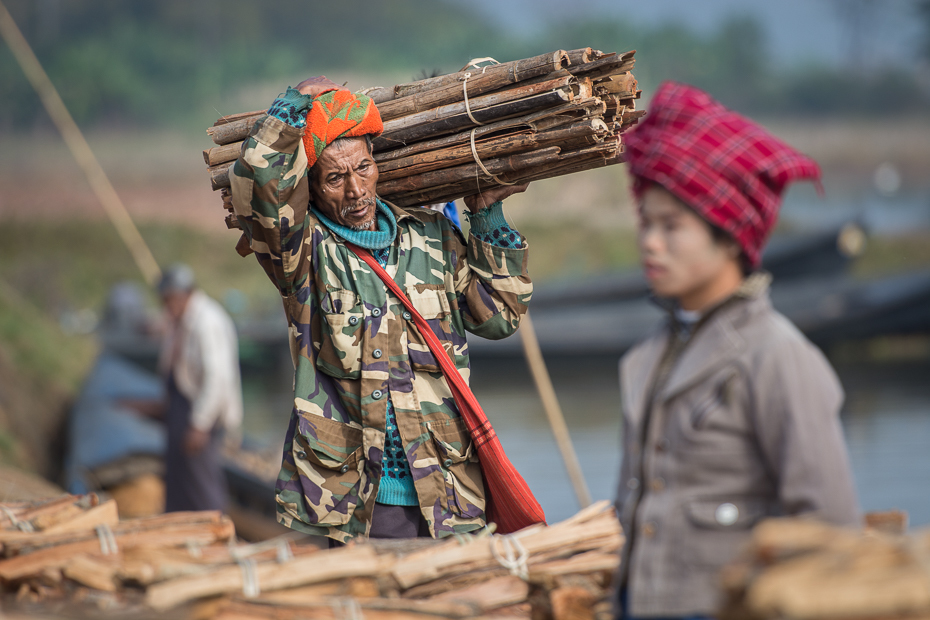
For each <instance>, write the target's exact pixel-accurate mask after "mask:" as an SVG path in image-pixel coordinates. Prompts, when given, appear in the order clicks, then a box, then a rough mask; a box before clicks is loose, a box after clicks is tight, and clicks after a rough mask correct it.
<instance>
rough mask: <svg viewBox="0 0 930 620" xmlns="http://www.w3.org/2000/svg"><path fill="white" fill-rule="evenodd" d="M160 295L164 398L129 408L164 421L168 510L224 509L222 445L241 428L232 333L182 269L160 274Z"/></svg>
mask: <svg viewBox="0 0 930 620" xmlns="http://www.w3.org/2000/svg"><path fill="white" fill-rule="evenodd" d="M158 292H159V295H160V296H161V301H162V304H163V306H164V309H165V317H166V319H167V321H166V323H167V331H166V334H165V337H164V339H163V341H162V348H161V354H160V356H159V362H158V367H159V371H160V374H161V375H162V376H163V377H164V379H165V396H164V400H162V401H148V402H146V401H142V402H135V403H130V406H132V407H133V408H134V409H136V410H138V411H140V412H142V413H144V414H146V415H149V416H152V417H156V418H160V419H162V420H163V421H164V423H165V426H166V429H167V449H166V453H165V511H166V512H174V511H182V510H225V509H226V505H227V488H226V477H225V475H224V474H223V469H222V464H221V452H222V445H223V439H224V436H226V435H230V434H234V433H236V432H237V431H238V429H239V426H240V424H241V422H242V386H241V383H240V378H239V345H238V339H237V337H236V328H235V325H234V324H233V321H232V319H231V318H230V317H229V315H228V314H227V313H226V311H225V310H224V309H223V307H222V306H220V304H219V303H217V302H216V301H214V300H213V299H211V298H210V297H208V296H207V295H206V294H205V293H204V292H203V291H200V290H198V289H197V287H196V283H195V280H194V273H193V271H192V270H191V268H190V267H188V266H187V265H174V266H172V267H170V268H169V269H167V270H165V272H164V274H163V275H162V279H161V282H160V283H159V285H158Z"/></svg>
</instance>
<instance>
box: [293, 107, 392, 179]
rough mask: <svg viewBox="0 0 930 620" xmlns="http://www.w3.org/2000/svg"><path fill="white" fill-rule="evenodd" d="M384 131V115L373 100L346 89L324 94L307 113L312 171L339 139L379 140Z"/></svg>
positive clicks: (306, 133) (306, 143)
mask: <svg viewBox="0 0 930 620" xmlns="http://www.w3.org/2000/svg"><path fill="white" fill-rule="evenodd" d="M382 131H384V124H383V123H382V122H381V115H380V114H379V113H378V108H376V107H375V102H374V101H372V100H371V98H370V97H367V96H365V95H358V94H355V93H351V92H349V91H347V90H342V89H333V90H329V91H326V92H324V93H321V94H320V95H318V96H317V97H316V98H315V99H314V100H313V104H312V105H311V106H310V109H309V110H308V111H307V125H306V127H305V128H304V136H303V141H304V149H305V150H306V151H307V167H308V168H312V167H313V164H315V163H316V162H317V160H318V159H319V158H320V154H321V153H322V152H323V149H325V148H326V147H327V146H329V145H330V144H332V143H333V142H334V141H335V140H338V139H339V138H358V137H361V136H364V135H365V134H371V135H372V137H375V136H380V135H381V132H382Z"/></svg>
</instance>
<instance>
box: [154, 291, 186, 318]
mask: <svg viewBox="0 0 930 620" xmlns="http://www.w3.org/2000/svg"><path fill="white" fill-rule="evenodd" d="M190 297H191V294H190V293H189V292H181V291H171V292H168V293H164V294H162V296H161V303H162V305H163V306H164V307H165V314H167V315H168V318H170V319H171V320H172V321H174V322H175V323H177V322H179V321H180V320H181V317H182V316H184V310H186V309H187V302H188V300H189V299H190Z"/></svg>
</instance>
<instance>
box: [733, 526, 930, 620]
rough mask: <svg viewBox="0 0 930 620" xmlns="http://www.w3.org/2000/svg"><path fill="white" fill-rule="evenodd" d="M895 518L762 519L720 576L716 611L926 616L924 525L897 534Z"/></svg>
mask: <svg viewBox="0 0 930 620" xmlns="http://www.w3.org/2000/svg"><path fill="white" fill-rule="evenodd" d="M870 517H871V518H870ZM900 517H901V514H900V513H891V514H888V513H885V514H883V515H867V519H866V520H867V523H868V524H870V525H871V527H869V528H867V529H866V530H865V531H864V532H863V531H860V530H854V529H846V528H839V527H834V526H830V525H826V524H824V523H820V522H817V521H813V520H805V519H773V520H770V521H764V522H763V523H761V524H760V525H759V526H757V527H756V529H755V530H754V531H753V534H752V540H751V543H750V545H749V547H748V548H747V549H746V550H745V552H744V554H743V556H742V557H741V558H740V559H739V560H738V561H736V562H734V563H733V564H731V565H730V566H728V567H727V568H726V569H725V571H724V573H723V575H722V585H723V592H724V601H723V609H722V611H721V613H720V614H719V615H718V617H719V618H721V619H723V620H737V619H750V618H751V619H753V620H765V619H768V618H771V619H774V618H793V619H797V620H821V619H827V618H835V619H850V620H851V619H854V618H862V619H865V618H871V619H877V618H901V619H904V618H927V617H930V572H928V570H927V567H928V566H930V531H927V530H925V531H923V532H917V533H914V534H911V535H905V534H904V533H903V524H902V523H901V518H900Z"/></svg>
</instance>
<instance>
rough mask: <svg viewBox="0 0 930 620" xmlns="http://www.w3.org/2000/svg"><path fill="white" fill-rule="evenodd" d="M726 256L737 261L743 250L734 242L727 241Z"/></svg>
mask: <svg viewBox="0 0 930 620" xmlns="http://www.w3.org/2000/svg"><path fill="white" fill-rule="evenodd" d="M727 254H729V255H730V258H735V259H738V258H739V257H740V256H742V254H743V248H741V247H740V245H739V244H738V243H737V242H736V241H732V240H729V241H727Z"/></svg>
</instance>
